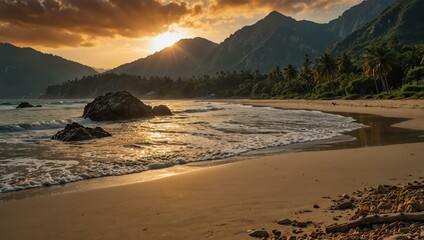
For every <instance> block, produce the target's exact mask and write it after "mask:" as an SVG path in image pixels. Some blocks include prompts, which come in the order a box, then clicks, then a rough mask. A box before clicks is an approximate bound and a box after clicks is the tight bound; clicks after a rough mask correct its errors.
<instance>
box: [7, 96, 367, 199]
mask: <svg viewBox="0 0 424 240" xmlns="http://www.w3.org/2000/svg"><path fill="white" fill-rule="evenodd" d="M28 101H29V102H30V103H31V104H33V105H37V104H41V105H43V107H41V108H26V109H15V108H16V106H17V105H18V104H19V103H20V100H0V192H10V191H16V190H22V189H28V188H34V187H42V186H50V185H56V184H63V183H68V182H74V181H80V180H84V179H90V178H97V177H104V176H117V175H124V174H131V173H138V172H143V171H147V170H151V169H158V168H166V167H170V166H174V165H177V164H186V163H191V162H197V161H206V160H216V159H224V158H229V157H234V156H238V155H240V154H242V153H246V152H250V151H253V150H258V149H265V148H270V147H279V146H286V145H289V144H294V143H302V142H310V141H316V140H322V139H329V138H332V137H335V136H339V135H341V134H342V133H344V132H347V131H351V130H354V129H358V128H361V127H364V126H363V125H361V124H359V123H356V122H355V120H354V119H352V118H349V117H343V116H340V115H335V114H327V113H322V112H318V111H303V110H281V109H274V108H268V107H251V106H243V105H231V104H225V103H213V102H201V101H180V100H168V101H147V102H145V103H146V104H149V105H153V106H154V105H159V104H165V105H167V106H169V107H170V109H171V110H172V111H173V113H174V115H173V116H166V117H157V118H153V119H135V120H130V121H113V122H93V121H91V120H89V119H82V118H81V115H82V113H83V109H84V106H85V105H86V104H87V103H88V102H90V101H91V100H90V99H79V100H38V99H37V100H28ZM72 122H77V123H80V124H83V125H84V126H88V127H95V126H100V127H102V128H103V129H105V130H106V131H108V132H109V133H111V134H112V137H108V138H103V139H97V140H89V141H82V142H73V143H67V142H60V141H56V140H51V137H52V136H53V135H54V134H55V133H56V132H58V131H60V130H61V129H63V127H65V125H66V124H68V123H72Z"/></svg>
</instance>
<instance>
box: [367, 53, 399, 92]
mask: <svg viewBox="0 0 424 240" xmlns="http://www.w3.org/2000/svg"><path fill="white" fill-rule="evenodd" d="M395 63H396V54H395V53H394V52H393V51H391V50H389V49H388V48H387V47H384V46H377V47H371V48H368V49H367V50H366V52H365V55H364V59H363V67H364V75H365V76H367V77H373V78H374V79H377V80H381V82H382V85H383V90H384V91H389V89H390V86H389V83H388V81H387V75H388V74H389V73H390V72H391V71H392V70H393V66H394V65H395ZM377 92H378V89H377Z"/></svg>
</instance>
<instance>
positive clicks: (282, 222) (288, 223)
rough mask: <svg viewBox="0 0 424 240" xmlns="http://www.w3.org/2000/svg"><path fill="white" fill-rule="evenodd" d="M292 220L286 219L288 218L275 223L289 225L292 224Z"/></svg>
mask: <svg viewBox="0 0 424 240" xmlns="http://www.w3.org/2000/svg"><path fill="white" fill-rule="evenodd" d="M292 222H293V221H292V220H290V219H288V218H283V219H280V220H278V221H277V224H280V225H291V224H292Z"/></svg>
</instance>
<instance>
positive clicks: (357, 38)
mask: <svg viewBox="0 0 424 240" xmlns="http://www.w3.org/2000/svg"><path fill="white" fill-rule="evenodd" d="M423 9H424V1H423V0H398V1H397V2H396V3H395V4H394V5H393V6H391V7H389V8H388V9H386V10H385V11H384V12H383V13H382V14H381V15H380V16H378V17H377V18H375V19H374V20H373V21H371V22H370V23H369V24H368V25H366V26H365V27H364V28H362V29H360V30H358V31H356V32H354V33H353V34H351V35H349V36H348V37H346V38H345V39H344V40H343V41H341V42H339V43H337V44H336V45H335V46H334V47H333V48H332V53H334V54H340V53H341V52H344V51H347V52H349V53H351V54H352V55H353V56H356V57H358V56H359V55H360V53H361V52H362V51H364V50H365V48H366V47H367V46H368V45H370V44H372V43H379V42H381V43H384V42H388V41H389V40H390V39H392V38H394V37H396V38H397V39H398V40H399V41H401V42H403V43H420V42H421V43H422V42H423V41H424V28H423V26H424V14H423Z"/></svg>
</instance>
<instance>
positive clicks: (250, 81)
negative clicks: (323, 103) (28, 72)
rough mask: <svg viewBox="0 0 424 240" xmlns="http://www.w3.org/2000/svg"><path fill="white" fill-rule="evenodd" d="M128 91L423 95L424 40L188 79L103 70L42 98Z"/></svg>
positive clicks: (151, 94) (157, 94)
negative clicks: (356, 55) (264, 69)
mask: <svg viewBox="0 0 424 240" xmlns="http://www.w3.org/2000/svg"><path fill="white" fill-rule="evenodd" d="M118 90H127V91H130V92H131V93H132V94H134V95H137V96H139V97H143V98H259V99H266V98H276V99H298V98H302V99H334V98H345V99H357V98H368V97H373V98H384V99H386V98H424V44H414V45H406V44H401V43H399V41H398V40H397V39H396V38H393V39H391V40H390V41H389V42H387V43H386V44H379V45H372V46H369V47H368V48H367V49H366V50H365V51H364V53H363V55H362V56H361V57H360V58H358V59H353V58H352V57H351V56H350V55H349V54H348V53H346V52H345V53H342V54H341V55H340V56H338V57H337V58H335V57H333V56H331V54H329V53H323V54H322V55H320V56H318V57H317V58H316V59H311V58H310V57H309V56H308V55H305V57H304V60H303V63H302V64H301V66H298V67H297V66H295V65H293V64H288V65H287V66H284V67H283V68H282V67H281V66H279V65H277V66H275V67H274V69H273V70H272V71H271V72H269V73H262V72H260V71H259V70H255V71H250V70H241V71H220V72H217V73H216V74H214V75H212V76H210V75H203V76H195V77H191V78H185V79H182V78H178V79H171V78H169V77H158V76H152V77H142V76H133V75H126V74H120V75H118V74H114V73H105V74H99V75H93V76H85V77H83V78H81V79H75V80H73V81H67V82H65V83H63V84H60V85H54V86H49V87H48V88H47V89H46V91H45V94H44V95H43V97H44V98H92V97H96V96H98V95H102V94H105V93H107V92H113V91H118Z"/></svg>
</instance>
